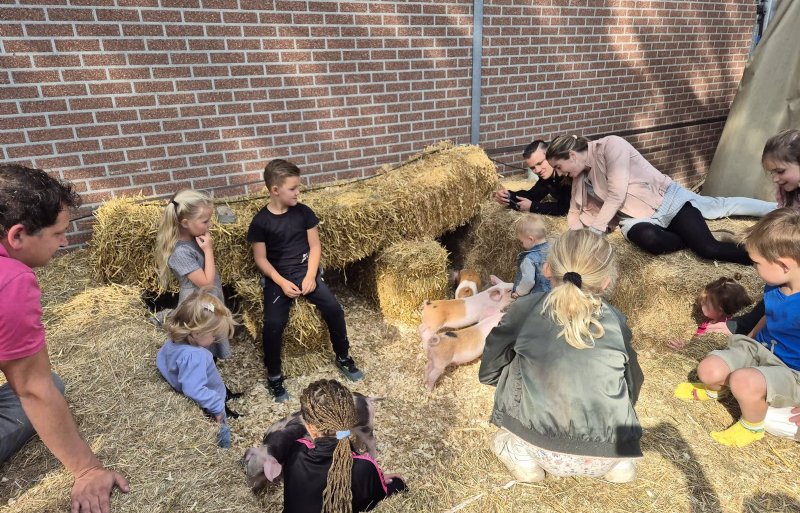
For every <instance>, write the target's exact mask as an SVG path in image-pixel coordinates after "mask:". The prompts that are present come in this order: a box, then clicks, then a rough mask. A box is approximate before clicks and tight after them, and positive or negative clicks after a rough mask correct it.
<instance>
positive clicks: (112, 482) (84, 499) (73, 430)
mask: <svg viewBox="0 0 800 513" xmlns="http://www.w3.org/2000/svg"><path fill="white" fill-rule="evenodd" d="M0 371H2V372H3V374H5V376H6V379H7V380H8V384H9V385H10V386H11V388H12V389H13V390H14V392H15V393H16V394H17V396H18V397H19V399H20V403H21V404H22V408H23V410H25V415H27V416H28V419H30V421H31V424H32V425H33V427H34V429H36V432H37V433H38V434H39V438H41V439H42V442H44V444H45V445H46V446H47V448H48V449H49V450H50V452H52V453H53V455H54V456H55V457H56V458H58V460H59V461H61V463H63V464H64V466H65V467H66V468H67V469H68V470H69V471H70V472H71V473H72V474H73V475H74V476H75V484H74V485H73V487H72V512H73V513H77V512H78V511H86V512H88V511H90V507H93V506H94V507H96V508H97V509H95V510H91V511H102V512H103V513H106V512H108V511H109V510H110V501H109V496H110V495H111V491H112V490H113V488H114V486H118V487H119V488H120V490H122V491H123V492H128V490H129V486H128V482H127V480H126V479H125V477H123V476H122V475H121V474H118V473H117V472H113V471H110V470H106V469H105V468H103V465H102V464H101V463H100V460H98V459H97V457H96V456H95V455H94V453H92V450H91V449H90V448H89V446H88V445H86V442H84V441H83V438H81V435H80V433H78V428H77V426H76V425H75V421H74V420H73V418H72V414H71V413H70V411H69V408H68V407H67V402H66V401H65V400H64V397H63V396H62V395H61V393H60V392H59V391H58V389H57V388H56V386H55V383H53V377H52V375H51V374H50V372H51V371H50V359H49V358H48V356H47V346H44V347H42V349H40V350H39V351H38V352H36V353H35V354H33V355H31V356H28V357H25V358H20V359H18V360H2V361H0Z"/></svg>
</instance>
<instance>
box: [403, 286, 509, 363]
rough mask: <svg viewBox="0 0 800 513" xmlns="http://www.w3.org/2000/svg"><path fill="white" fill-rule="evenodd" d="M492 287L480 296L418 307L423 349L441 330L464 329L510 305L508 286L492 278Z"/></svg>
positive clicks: (430, 303) (434, 302)
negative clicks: (420, 314) (420, 311)
mask: <svg viewBox="0 0 800 513" xmlns="http://www.w3.org/2000/svg"><path fill="white" fill-rule="evenodd" d="M491 282H492V286H491V287H489V288H488V289H486V290H484V291H483V292H481V293H479V294H476V295H474V296H471V297H467V298H464V299H443V300H440V301H426V302H425V303H423V305H422V306H421V310H422V324H420V325H419V336H420V338H421V339H422V347H423V348H425V347H427V343H428V340H429V339H430V338H431V336H433V335H434V334H436V332H437V331H439V330H440V329H442V328H451V329H457V328H463V327H465V326H469V325H471V324H475V323H476V322H478V321H479V320H481V319H483V318H485V317H488V316H490V315H493V314H495V313H498V312H500V311H502V310H503V309H504V308H505V307H506V306H508V304H509V303H510V302H511V288H512V286H513V285H512V284H511V283H506V282H503V281H501V280H500V278H498V277H497V276H494V275H492V276H491Z"/></svg>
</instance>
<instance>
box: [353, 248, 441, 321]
mask: <svg viewBox="0 0 800 513" xmlns="http://www.w3.org/2000/svg"><path fill="white" fill-rule="evenodd" d="M447 257H448V254H447V250H446V249H445V248H443V247H442V246H441V245H440V244H439V243H438V242H436V241H435V240H433V239H423V240H417V241H402V242H397V243H395V244H392V245H391V246H389V247H387V248H386V249H383V250H381V251H380V252H379V253H378V254H377V255H376V256H375V257H370V258H366V259H364V260H362V261H361V262H359V263H358V264H357V265H354V266H351V267H349V268H348V274H351V275H354V277H355V280H354V282H355V283H357V284H358V285H357V286H358V288H359V289H360V290H361V291H362V292H364V293H366V294H367V295H369V296H370V297H371V298H372V299H373V300H375V301H377V302H378V305H379V306H380V310H381V312H382V313H383V317H384V319H386V320H387V321H388V322H392V323H401V324H408V325H417V324H419V322H420V313H419V306H420V305H421V304H422V302H423V301H425V300H426V299H430V300H436V299H445V298H446V296H447V291H448V285H449V284H448V276H447V261H448V259H447Z"/></svg>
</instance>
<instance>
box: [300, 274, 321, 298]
mask: <svg viewBox="0 0 800 513" xmlns="http://www.w3.org/2000/svg"><path fill="white" fill-rule="evenodd" d="M316 289H317V279H316V277H315V276H306V277H305V278H303V283H302V288H301V289H300V292H301V293H302V294H303V295H304V296H307V295H308V294H311V293H312V292H314V291H315V290H316Z"/></svg>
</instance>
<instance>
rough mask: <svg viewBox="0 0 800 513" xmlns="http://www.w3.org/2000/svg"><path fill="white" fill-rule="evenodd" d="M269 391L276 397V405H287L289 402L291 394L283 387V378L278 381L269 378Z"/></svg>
mask: <svg viewBox="0 0 800 513" xmlns="http://www.w3.org/2000/svg"><path fill="white" fill-rule="evenodd" d="M267 389H268V390H269V391H270V392H271V393H272V396H273V397H275V402H276V403H285V402H286V401H288V400H289V392H287V391H286V389H285V388H284V387H283V376H281V377H280V378H278V379H271V378H267Z"/></svg>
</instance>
